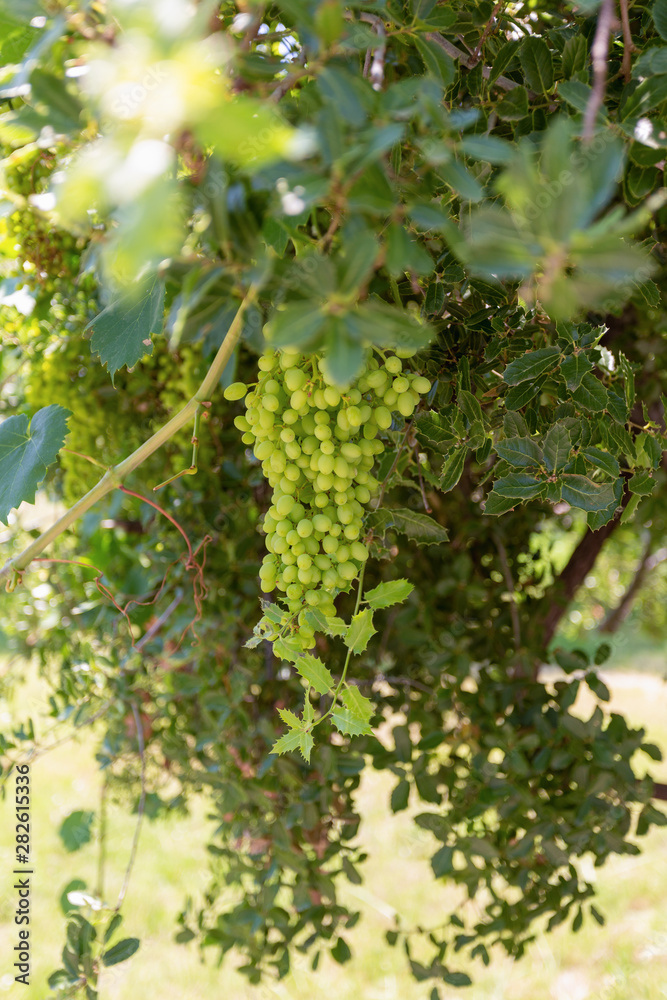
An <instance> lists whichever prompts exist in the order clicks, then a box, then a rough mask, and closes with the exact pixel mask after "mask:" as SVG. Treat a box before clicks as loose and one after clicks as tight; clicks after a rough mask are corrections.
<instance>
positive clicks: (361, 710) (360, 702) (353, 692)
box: [341, 685, 375, 722]
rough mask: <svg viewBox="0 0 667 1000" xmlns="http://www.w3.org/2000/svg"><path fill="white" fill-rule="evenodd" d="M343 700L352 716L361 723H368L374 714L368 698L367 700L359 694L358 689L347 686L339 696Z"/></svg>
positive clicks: (373, 707)
mask: <svg viewBox="0 0 667 1000" xmlns="http://www.w3.org/2000/svg"><path fill="white" fill-rule="evenodd" d="M341 698H342V699H343V704H344V705H345V707H346V708H347V709H349V711H350V712H351V713H352V715H355V716H356V717H357V718H358V719H360V720H361V721H362V722H370V720H371V718H372V716H373V713H374V712H375V706H374V705H373V702H372V701H371V700H370V698H367V697H366V696H365V695H363V694H362V693H361V691H360V690H359V688H358V687H354V686H353V685H349V686H348V687H346V688H345V690H344V691H343V692H342V694H341Z"/></svg>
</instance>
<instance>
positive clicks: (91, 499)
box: [0, 285, 258, 580]
mask: <svg viewBox="0 0 667 1000" xmlns="http://www.w3.org/2000/svg"><path fill="white" fill-rule="evenodd" d="M257 292H258V288H257V286H256V285H251V286H250V288H249V289H248V291H247V293H246V296H245V298H244V299H243V301H242V303H241V305H240V306H239V308H238V310H237V313H236V315H235V317H234V319H233V320H232V324H231V326H230V327H229V330H228V331H227V334H226V336H225V339H224V340H223V342H222V344H221V345H220V349H219V350H218V353H217V354H216V356H215V358H214V359H213V362H212V363H211V367H210V368H209V370H208V372H207V373H206V376H205V378H204V381H203V382H202V384H201V385H200V386H199V389H198V390H197V392H196V393H195V394H194V396H193V397H192V399H190V400H189V401H188V402H187V403H186V404H185V406H184V407H183V409H182V410H179V411H178V413H176V414H175V415H174V416H173V417H172V418H171V420H168V421H167V423H166V424H165V425H164V426H163V427H161V428H160V429H159V431H156V433H155V434H153V436H152V437H150V438H149V439H148V441H144V443H143V444H142V445H140V446H139V447H138V448H137V449H136V451H134V452H132V454H131V455H129V456H128V457H127V458H126V459H124V460H123V461H122V462H120V463H119V464H118V465H116V466H114V468H112V469H108V470H107V471H106V472H105V474H104V475H103V476H102V478H101V479H100V481H99V482H98V483H97V484H96V485H95V486H93V488H92V490H89V492H88V493H86V495H85V496H83V497H81V499H80V500H77V502H76V503H75V504H74V505H73V506H72V507H70V508H69V510H67V511H65V513H64V514H63V515H62V517H60V518H58V520H57V521H56V522H55V523H54V524H52V525H51V527H50V528H47V529H46V531H43V532H42V534H41V535H40V536H39V538H36V539H35V540H34V541H33V542H31V544H30V545H28V547H27V548H25V549H24V550H23V552H21V553H20V554H19V555H18V556H15V557H14V558H13V559H9V560H7V562H6V563H5V565H4V566H3V567H2V569H0V580H2V579H3V578H9V579H11V576H12V574H14V573H20V572H21V571H22V570H24V569H25V568H26V567H27V566H28V565H29V564H30V563H31V562H32V560H33V559H34V558H35V557H36V556H38V555H40V553H42V552H43V551H44V549H46V548H47V547H48V546H49V545H50V544H51V542H53V541H54V540H55V539H56V538H58V536H59V535H62V534H63V533H64V532H65V531H67V529H68V528H69V527H70V525H72V524H74V522H75V521H78V519H79V518H80V517H81V516H82V515H83V514H85V513H86V511H87V510H90V508H91V507H93V506H94V505H95V504H96V503H97V501H98V500H101V499H102V497H104V496H106V495H107V493H111V492H112V491H113V490H115V489H117V488H118V487H119V486H120V485H121V483H122V481H123V479H124V478H125V477H126V476H127V475H129V474H130V473H131V472H134V470H135V469H137V468H138V467H139V466H140V465H141V464H142V462H145V461H146V459H147V458H148V457H149V456H150V455H152V454H153V452H155V451H157V450H158V448H161V447H162V445H163V444H165V443H166V442H167V441H168V440H169V439H170V438H171V437H173V435H174V434H175V433H176V431H178V430H180V429H181V427H183V426H184V425H185V424H187V423H188V422H189V421H190V420H191V419H192V418H193V417H194V414H195V411H196V409H197V407H198V406H199V405H200V404H201V403H203V402H206V401H207V400H208V399H209V397H210V396H211V395H212V394H213V391H214V389H215V388H216V386H217V384H218V382H219V380H220V376H221V375H222V373H223V371H224V370H225V367H226V366H227V362H228V361H229V359H230V357H231V354H232V351H233V350H234V348H235V347H236V344H237V343H238V340H239V337H240V336H241V327H242V321H243V315H244V313H245V311H246V309H247V308H248V306H249V305H250V304H251V303H252V302H253V301H254V300H255V298H256V296H257Z"/></svg>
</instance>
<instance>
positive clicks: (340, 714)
mask: <svg viewBox="0 0 667 1000" xmlns="http://www.w3.org/2000/svg"><path fill="white" fill-rule="evenodd" d="M331 721H332V722H333V724H334V726H335V727H336V729H337V730H338V731H339V732H340V733H343V734H345V735H346V736H372V735H373V730H372V729H371V727H370V726H369V725H368V723H367V722H364V721H363V719H360V718H359V717H358V716H356V715H354V714H353V713H352V712H351V711H350V710H349V708H335V709H334V710H333V712H332V713H331Z"/></svg>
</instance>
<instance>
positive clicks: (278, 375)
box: [225, 350, 431, 614]
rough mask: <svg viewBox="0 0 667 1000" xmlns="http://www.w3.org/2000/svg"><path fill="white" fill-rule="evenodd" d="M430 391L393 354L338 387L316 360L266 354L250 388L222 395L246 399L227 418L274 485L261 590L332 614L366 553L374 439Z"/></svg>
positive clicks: (379, 443)
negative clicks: (242, 408)
mask: <svg viewBox="0 0 667 1000" xmlns="http://www.w3.org/2000/svg"><path fill="white" fill-rule="evenodd" d="M401 353H402V355H403V357H409V356H411V355H412V354H413V353H414V352H412V351H404V352H401ZM430 387H431V385H430V382H429V381H428V379H426V378H424V377H423V376H421V375H418V374H415V373H413V372H409V371H406V372H404V371H403V361H402V359H401V357H399V356H398V353H397V354H393V355H390V356H386V357H385V356H384V355H382V356H381V357H379V358H378V357H375V356H371V357H369V358H368V360H367V363H366V367H365V369H364V371H363V372H362V374H361V375H360V376H359V377H358V379H357V380H356V381H355V383H354V384H353V385H352V386H350V388H348V389H340V388H339V387H338V386H337V385H336V383H335V381H334V379H333V378H331V377H330V375H329V374H328V369H327V364H326V360H325V359H323V358H322V357H318V356H309V357H306V356H304V355H301V354H299V353H297V352H296V351H289V350H284V351H272V350H271V351H268V352H267V353H266V354H264V355H263V356H262V357H260V359H259V380H258V382H257V384H256V385H255V386H254V388H252V389H251V391H248V387H247V386H246V385H244V384H243V383H242V382H235V383H233V384H232V385H231V386H229V387H228V389H227V390H226V391H225V396H226V398H227V399H241V398H243V397H244V396H245V406H246V412H245V414H244V415H240V416H237V417H236V419H235V424H236V426H237V427H238V428H239V430H240V431H242V440H243V441H244V443H245V444H248V445H252V446H253V450H254V454H255V457H256V458H257V459H258V460H259V461H260V462H261V463H262V469H263V472H264V474H265V476H266V478H267V479H268V481H269V484H270V485H271V487H272V488H273V496H272V504H271V507H270V508H269V510H268V511H267V513H266V516H265V518H264V526H263V527H264V531H265V533H266V547H267V549H268V552H267V554H266V556H265V558H264V561H263V563H262V567H261V569H260V580H261V586H262V590H264V591H265V592H266V593H269V592H271V591H273V590H276V589H277V590H278V591H281V592H282V593H283V594H284V599H285V601H286V603H287V606H288V608H289V610H290V612H292V613H296V612H298V611H299V610H303V609H304V608H305V607H307V606H310V607H317V608H319V609H320V610H321V611H323V612H324V614H334V613H335V609H334V605H333V599H334V597H335V596H336V594H337V593H338V592H339V591H343V590H348V589H349V587H350V585H351V584H352V581H353V580H355V579H356V578H357V577H358V575H359V572H360V570H361V567H362V565H363V564H364V562H365V561H366V560H367V559H368V554H369V552H368V547H367V545H366V544H365V543H364V541H363V538H362V531H363V517H364V513H365V509H366V505H367V504H368V503H369V501H370V500H371V498H372V496H373V495H374V494H375V493H376V492H377V490H378V489H379V485H380V484H379V483H378V481H377V479H376V478H375V477H374V476H373V473H372V469H373V466H374V464H375V462H376V460H377V458H378V457H379V456H380V455H381V453H382V452H383V451H384V448H385V443H384V442H383V440H382V439H381V438H380V437H379V436H378V435H379V433H380V432H381V431H386V430H388V429H389V428H390V427H391V425H392V420H393V418H392V411H396V412H398V413H399V414H401V415H402V416H403V417H410V416H412V414H413V413H414V411H415V407H416V406H417V404H418V403H419V401H420V398H421V395H422V394H423V393H426V392H428V391H429V389H430Z"/></svg>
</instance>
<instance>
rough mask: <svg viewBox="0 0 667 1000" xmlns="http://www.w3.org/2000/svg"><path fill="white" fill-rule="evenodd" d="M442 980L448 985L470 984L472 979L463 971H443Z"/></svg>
mask: <svg viewBox="0 0 667 1000" xmlns="http://www.w3.org/2000/svg"><path fill="white" fill-rule="evenodd" d="M442 981H443V982H444V983H447V985H448V986H470V985H471V983H472V979H471V978H470V976H469V975H467V973H465V972H443V974H442Z"/></svg>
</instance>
